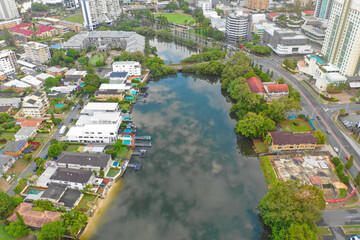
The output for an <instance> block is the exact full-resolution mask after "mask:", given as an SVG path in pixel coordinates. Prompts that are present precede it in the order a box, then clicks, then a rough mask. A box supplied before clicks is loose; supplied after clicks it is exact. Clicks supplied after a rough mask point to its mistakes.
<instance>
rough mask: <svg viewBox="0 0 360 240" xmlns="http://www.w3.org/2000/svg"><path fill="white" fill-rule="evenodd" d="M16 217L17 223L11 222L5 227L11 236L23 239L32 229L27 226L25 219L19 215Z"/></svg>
mask: <svg viewBox="0 0 360 240" xmlns="http://www.w3.org/2000/svg"><path fill="white" fill-rule="evenodd" d="M16 217H17V220H16V222H11V223H10V224H9V226H6V227H5V230H6V231H7V233H8V234H9V235H10V236H12V237H15V238H21V237H24V236H25V235H26V234H28V233H29V231H30V229H29V228H28V226H26V225H25V222H24V218H23V217H22V216H21V215H20V214H19V213H16Z"/></svg>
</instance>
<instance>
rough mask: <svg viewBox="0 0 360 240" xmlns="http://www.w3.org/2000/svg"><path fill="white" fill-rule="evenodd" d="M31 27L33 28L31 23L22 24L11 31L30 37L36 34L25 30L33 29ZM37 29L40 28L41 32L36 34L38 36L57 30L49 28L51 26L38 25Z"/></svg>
mask: <svg viewBox="0 0 360 240" xmlns="http://www.w3.org/2000/svg"><path fill="white" fill-rule="evenodd" d="M31 26H32V24H31V23H21V24H19V25H16V26H15V27H11V28H9V30H11V31H13V32H16V33H20V34H23V35H25V36H28V37H29V36H31V35H32V34H34V33H35V32H34V31H31V30H28V29H24V28H27V27H31ZM37 27H38V28H39V30H38V31H37V32H36V33H37V34H42V33H44V32H48V31H51V30H53V29H55V28H53V27H49V26H45V25H38V26H37Z"/></svg>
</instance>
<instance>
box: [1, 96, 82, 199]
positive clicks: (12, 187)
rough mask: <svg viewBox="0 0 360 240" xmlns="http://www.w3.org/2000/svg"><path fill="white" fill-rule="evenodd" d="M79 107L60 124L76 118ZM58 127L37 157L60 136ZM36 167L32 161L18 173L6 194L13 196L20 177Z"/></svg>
mask: <svg viewBox="0 0 360 240" xmlns="http://www.w3.org/2000/svg"><path fill="white" fill-rule="evenodd" d="M82 98H83V101H84V102H86V100H87V99H86V98H85V96H84V97H82ZM79 107H80V106H77V107H76V108H75V109H74V110H71V111H70V112H69V114H68V115H67V116H66V118H65V119H64V120H63V122H62V124H63V125H66V126H68V125H69V124H70V122H69V121H70V119H77V118H78V117H79ZM59 130H60V129H59V128H58V129H57V130H56V132H55V133H54V134H53V136H52V137H51V138H50V139H49V140H48V142H47V143H46V144H45V147H44V148H43V149H42V150H41V152H40V153H39V157H41V158H44V157H45V156H46V154H47V152H48V150H49V147H50V141H51V139H54V138H56V139H59V138H60V134H59ZM35 167H36V164H35V162H34V161H32V162H31V163H30V164H29V165H28V167H27V168H26V169H25V170H24V171H23V172H22V173H21V174H20V176H19V177H18V179H17V180H15V181H14V182H13V184H12V185H11V186H10V188H9V189H8V190H7V191H6V193H7V194H9V195H11V196H15V193H14V191H13V189H14V188H15V187H16V185H17V183H18V182H19V180H20V179H22V178H24V177H27V176H28V175H29V174H30V173H31V174H34V173H35V172H34V169H35Z"/></svg>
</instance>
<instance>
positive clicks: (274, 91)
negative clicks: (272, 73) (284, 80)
mask: <svg viewBox="0 0 360 240" xmlns="http://www.w3.org/2000/svg"><path fill="white" fill-rule="evenodd" d="M264 87H265V90H266V93H267V99H268V100H269V99H273V98H280V97H284V96H288V95H289V87H288V85H287V84H276V83H275V84H273V83H272V84H265V85H264Z"/></svg>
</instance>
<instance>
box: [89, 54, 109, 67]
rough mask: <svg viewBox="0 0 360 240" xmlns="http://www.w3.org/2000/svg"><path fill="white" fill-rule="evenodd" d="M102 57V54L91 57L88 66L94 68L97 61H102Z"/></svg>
mask: <svg viewBox="0 0 360 240" xmlns="http://www.w3.org/2000/svg"><path fill="white" fill-rule="evenodd" d="M104 59H105V58H104V56H103V55H102V54H96V55H95V56H93V57H92V58H91V60H90V62H89V63H90V64H91V65H93V66H96V62H97V61H104Z"/></svg>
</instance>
